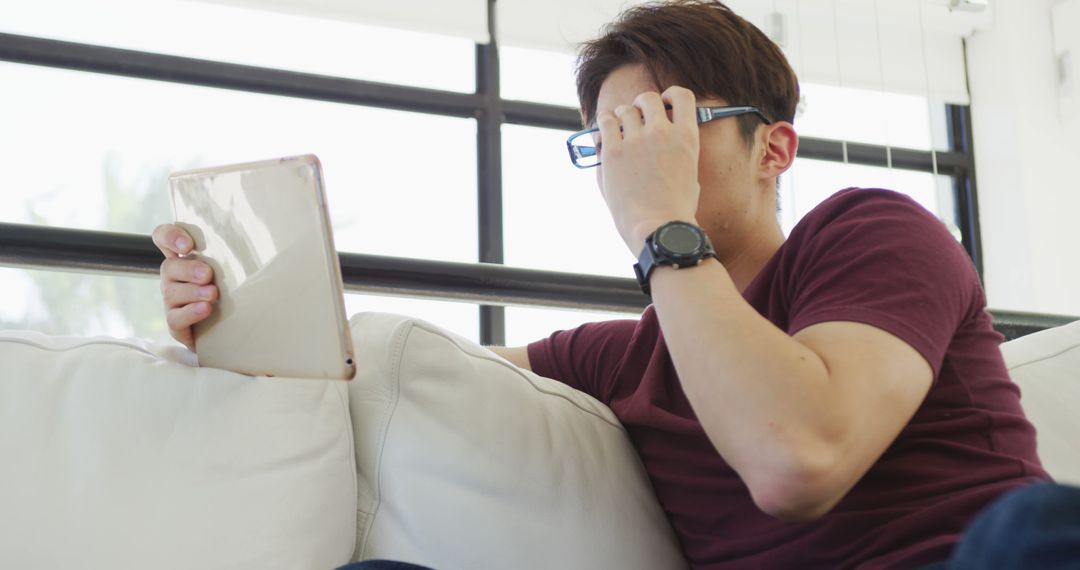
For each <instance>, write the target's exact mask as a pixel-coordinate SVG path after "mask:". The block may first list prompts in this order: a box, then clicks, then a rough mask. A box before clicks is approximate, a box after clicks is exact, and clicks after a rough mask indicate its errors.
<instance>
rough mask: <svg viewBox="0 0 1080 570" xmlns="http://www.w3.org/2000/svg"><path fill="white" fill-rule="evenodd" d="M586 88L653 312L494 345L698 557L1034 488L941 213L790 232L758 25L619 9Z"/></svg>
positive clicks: (904, 210) (184, 316)
mask: <svg viewBox="0 0 1080 570" xmlns="http://www.w3.org/2000/svg"><path fill="white" fill-rule="evenodd" d="M577 81H578V94H579V98H580V102H581V107H582V116H583V119H584V121H585V124H586V125H589V126H595V128H597V129H598V130H597V131H596V133H594V134H593V135H592V136H586V137H585V138H584V139H582V138H578V139H576V141H582V140H586V141H589V142H585V143H581V144H580V148H579V149H578V152H579V155H578V156H579V159H580V160H585V159H587V158H589V157H590V156H592V157H593V158H594V159H599V166H598V168H597V171H596V172H597V181H598V183H599V186H600V191H601V192H602V193H603V196H604V199H605V200H606V202H607V204H608V207H609V209H610V211H611V215H612V217H613V219H614V221H615V224H616V227H617V228H618V231H619V233H620V235H621V236H622V238H623V240H624V241H625V242H626V245H627V247H628V248H630V250H631V251H632V252H633V253H634V254H635V255H640V260H641V261H640V263H639V280H640V281H641V283H642V285H643V287H644V288H647V289H648V290H649V291H650V292H651V295H652V299H653V304H652V305H651V306H650V307H649V308H648V309H647V310H646V311H645V313H644V314H643V316H642V317H641V319H640V320H639V321H612V322H603V323H593V324H587V325H584V326H581V327H579V328H577V329H575V330H570V331H560V332H556V333H554V334H553V335H551V336H550V337H549V338H547V339H544V340H541V341H539V342H536V343H533V344H531V345H529V346H528V347H522V348H507V349H496V352H499V353H500V354H502V355H503V356H505V357H507V358H508V359H510V360H511V361H512V362H514V363H516V364H518V365H519V366H522V367H526V368H532V369H533V370H534V371H536V372H537V373H539V374H541V375H544V376H549V377H551V378H555V379H558V380H561V381H563V382H566V383H567V384H569V385H571V386H573V387H575V388H578V389H580V390H583V391H585V392H587V393H589V394H591V395H593V396H595V397H597V398H598V399H600V400H601V401H603V402H605V403H606V404H607V405H609V406H610V407H611V408H612V410H613V411H614V412H615V413H616V414H617V415H618V416H619V418H620V419H621V420H622V422H623V423H624V424H625V425H626V428H627V430H628V432H629V434H630V436H631V438H632V440H633V443H634V444H635V446H636V447H637V449H638V451H639V453H640V454H641V457H642V459H643V461H644V464H645V466H646V469H647V471H648V473H649V476H650V477H651V479H652V482H653V485H654V488H655V490H656V493H657V495H658V497H659V499H660V502H661V504H662V505H663V507H664V509H665V510H666V512H667V514H668V516H669V518H670V520H671V523H672V525H673V526H674V528H675V530H676V532H677V534H678V536H679V537H680V539H681V541H682V544H683V547H684V549H685V552H686V556H687V558H688V560H689V561H690V563H691V564H692V565H693V566H694V567H699V568H712V567H717V568H719V567H733V568H792V567H797V568H841V567H856V566H858V567H866V568H879V567H904V568H910V567H917V566H919V565H924V564H929V563H934V562H938V561H941V560H944V559H946V558H947V557H948V556H949V554H950V552H951V551H952V549H953V546H954V544H955V543H956V542H957V540H958V537H959V535H960V533H961V531H962V530H963V529H964V528H965V526H966V525H967V524H968V523H969V522H970V521H971V519H972V518H973V517H974V515H975V514H976V513H977V512H979V511H980V510H981V509H983V508H984V507H985V506H987V505H988V504H989V503H990V502H992V501H993V500H994V499H996V498H997V497H999V496H1001V495H1002V494H1003V493H1005V492H1006V491H1009V490H1011V489H1014V488H1017V487H1020V486H1024V485H1026V484H1028V483H1031V482H1035V481H1039V480H1044V479H1047V478H1048V477H1047V474H1046V473H1045V472H1044V471H1043V469H1042V467H1041V466H1040V464H1039V460H1038V458H1037V456H1036V453H1035V434H1034V430H1033V428H1032V427H1031V425H1030V424H1029V423H1028V422H1027V421H1026V419H1025V418H1024V415H1023V412H1022V410H1021V408H1020V405H1019V392H1018V390H1017V388H1016V387H1015V385H1014V384H1012V383H1011V382H1010V380H1009V377H1008V375H1007V373H1006V370H1005V367H1004V364H1003V362H1002V359H1001V355H1000V352H999V350H998V344H999V343H1000V342H1001V340H1002V338H1001V336H1000V335H998V334H997V333H995V332H994V330H993V329H992V327H991V320H990V317H989V315H988V314H987V313H986V311H985V298H984V295H983V292H982V290H981V288H980V284H979V280H978V276H977V275H976V273H975V271H974V269H973V267H972V264H971V262H970V260H969V259H968V257H967V256H966V254H965V252H964V251H963V249H962V248H961V247H960V246H959V244H957V243H956V241H955V240H954V239H953V238H952V236H951V235H950V234H949V232H948V231H947V230H946V228H945V226H944V225H943V224H942V223H941V222H939V221H938V220H937V219H935V218H934V217H933V216H931V215H930V214H929V213H927V212H926V211H925V210H923V209H922V208H920V207H919V206H918V205H917V204H915V203H914V202H913V201H912V200H910V199H908V198H906V197H904V196H903V195H900V194H896V193H893V192H889V191H884V190H861V189H848V190H843V191H841V192H839V193H837V194H836V195H834V196H833V197H831V198H829V199H828V200H826V201H825V202H824V203H822V204H821V205H820V206H818V207H817V208H816V209H815V210H814V211H812V212H811V213H809V214H808V215H807V216H806V217H805V218H804V219H803V220H802V221H801V222H800V223H799V225H798V226H797V227H796V228H795V229H794V230H793V231H792V232H791V235H790V236H789V237H788V238H787V240H786V241H785V239H784V236H783V234H782V232H781V230H780V227H779V224H778V222H777V219H776V180H777V177H778V176H780V175H781V174H782V173H784V172H785V171H787V169H788V168H790V166H791V163H792V160H793V159H794V157H795V153H796V149H797V147H798V138H797V136H796V133H795V131H794V128H793V126H792V122H793V120H794V114H795V106H796V103H797V101H798V85H797V82H796V78H795V75H794V73H793V71H792V70H791V68H790V66H789V65H788V63H787V61H786V60H785V58H784V56H783V54H782V53H781V51H780V50H779V48H777V46H775V45H774V44H773V43H772V42H770V41H769V40H768V38H766V37H765V36H764V35H763V34H762V33H761V32H760V31H759V30H757V29H756V28H754V27H753V26H752V25H750V24H749V23H747V22H746V21H745V20H743V19H742V18H740V17H738V16H737V15H735V14H734V13H732V12H731V11H730V10H729V9H728V8H727V7H725V6H724V5H723V4H721V3H719V2H714V1H704V0H697V1H680V2H673V3H666V4H653V5H647V6H644V7H638V8H632V9H630V10H629V11H627V12H626V13H624V14H623V15H622V16H621V17H620V19H619V20H618V21H616V22H615V23H613V24H612V25H611V26H609V28H608V29H607V31H606V33H605V34H604V35H603V36H602V37H601V38H599V39H597V40H595V41H593V42H590V43H588V44H586V45H585V46H584V48H583V50H582V53H581V59H580V61H579V66H578V80H577ZM702 109H704V110H702ZM699 123H700V124H699ZM593 137H595V141H591V140H589V139H591V138H593ZM594 142H595V144H593V143H594ZM154 239H155V242H156V243H157V244H158V245H159V247H160V248H161V249H162V251H163V252H164V253H165V254H166V256H167V257H168V259H166V261H165V263H164V264H163V265H162V279H163V292H164V295H165V300H166V304H167V306H168V313H167V318H168V322H169V326H170V329H171V330H172V333H173V335H174V336H175V337H176V338H177V339H178V340H180V341H181V342H183V343H185V344H187V345H188V346H191V345H192V342H191V341H192V339H191V333H190V326H191V325H192V324H193V323H195V322H198V321H199V320H201V319H203V318H205V317H206V316H207V315H208V314H209V313H210V311H211V304H210V303H211V302H212V301H213V300H214V299H215V296H216V290H215V289H214V287H213V285H212V284H211V282H212V275H211V274H210V272H209V269H208V268H207V267H206V266H205V265H202V264H199V263H197V262H194V261H191V260H188V259H184V258H182V257H178V256H177V254H178V253H186V252H187V251H189V250H190V247H191V241H190V238H189V237H188V236H187V235H186V234H183V232H182V230H180V229H179V228H176V227H175V226H162V227H160V228H158V229H157V230H156V231H155V233H154ZM710 243H711V245H710ZM674 265H682V266H683V267H682V268H681V269H677V270H676V269H675V268H674V267H673V266H674Z"/></svg>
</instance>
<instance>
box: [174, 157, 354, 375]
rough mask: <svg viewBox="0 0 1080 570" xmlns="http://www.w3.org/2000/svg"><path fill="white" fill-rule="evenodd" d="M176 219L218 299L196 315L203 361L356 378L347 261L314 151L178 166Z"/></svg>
mask: <svg viewBox="0 0 1080 570" xmlns="http://www.w3.org/2000/svg"><path fill="white" fill-rule="evenodd" d="M169 186H170V190H171V193H172V200H173V212H174V214H175V216H176V221H177V223H178V224H180V225H181V226H182V227H184V228H185V229H186V230H187V231H188V232H189V233H190V234H191V236H192V238H194V241H195V249H194V252H193V253H192V254H191V257H193V258H197V259H200V260H202V261H205V262H206V263H207V264H209V265H210V266H211V267H212V268H213V270H214V282H215V284H216V285H217V286H218V289H219V292H220V299H219V301H218V302H217V303H216V304H215V306H214V311H213V313H211V315H210V317H208V318H207V319H206V320H205V321H202V322H200V323H198V324H196V325H195V327H194V331H193V332H194V335H195V345H196V352H197V353H198V356H199V364H200V365H201V366H210V367H214V368H224V369H227V370H232V371H234V372H240V373H243V374H250V375H256V376H289V377H300V378H337V379H351V378H352V376H353V374H354V372H355V365H354V363H353V360H352V359H353V355H352V341H351V339H350V335H349V327H348V321H347V319H346V316H345V304H344V291H343V288H342V282H341V268H340V264H339V262H338V257H337V252H336V250H335V248H334V245H333V244H334V242H333V236H332V233H331V230H330V222H329V215H328V213H327V209H326V199H325V193H324V190H323V184H322V173H321V167H320V165H319V161H318V159H317V158H316V157H314V156H312V155H305V156H299V157H290V158H283V159H278V160H269V161H262V162H255V163H247V164H239V165H231V166H222V167H217V168H206V169H199V170H190V171H185V172H178V173H176V174H173V175H172V176H170V177H169Z"/></svg>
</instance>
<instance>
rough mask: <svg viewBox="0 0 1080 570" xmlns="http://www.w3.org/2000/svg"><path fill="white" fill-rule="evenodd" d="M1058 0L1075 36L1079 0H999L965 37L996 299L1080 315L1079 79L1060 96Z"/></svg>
mask: <svg viewBox="0 0 1080 570" xmlns="http://www.w3.org/2000/svg"><path fill="white" fill-rule="evenodd" d="M1055 4H1057V5H1058V6H1057V8H1058V9H1057V10H1056V12H1057V16H1058V22H1057V24H1058V25H1057V28H1058V30H1057V32H1058V43H1059V44H1064V43H1068V42H1076V40H1074V39H1072V38H1080V10H1078V9H1073V8H1074V7H1075V6H1080V0H1066V1H1064V2H1061V1H1058V2H1055V1H1054V0H994V22H993V24H992V25H991V26H990V28H988V29H984V30H980V31H978V32H976V33H975V34H974V35H973V36H972V37H971V38H970V39H969V40H968V44H967V45H968V73H969V78H970V83H971V100H972V103H971V106H972V114H973V120H974V125H973V128H974V130H975V161H976V171H977V174H978V185H979V189H978V192H979V207H980V215H981V222H982V237H983V254H984V264H985V271H986V290H987V295H988V298H989V304H990V307H991V308H992V309H1008V310H1022V311H1035V312H1044V313H1056V314H1069V315H1080V138H1078V137H1077V136H1076V135H1077V134H1080V129H1078V127H1080V121H1078V117H1080V96H1078V95H1077V94H1076V92H1077V91H1078V90H1080V83H1077V84H1076V85H1074V88H1073V94H1072V95H1071V96H1068V97H1065V98H1064V99H1063V100H1062V101H1060V102H1059V89H1058V81H1057V58H1056V56H1055V42H1054V28H1055V26H1054V21H1053V17H1052V11H1055V10H1053V8H1054V6H1055ZM1070 36H1071V37H1070ZM1076 45H1077V47H1078V48H1080V42H1078V43H1076ZM1072 60H1073V69H1074V72H1075V70H1076V69H1077V68H1080V66H1078V65H1077V62H1080V49H1077V50H1076V53H1075V54H1074V55H1073V57H1072ZM1077 79H1080V78H1077ZM1074 83H1075V82H1074ZM1072 106H1076V107H1077V108H1076V110H1074V111H1072V112H1071V114H1070V112H1069V111H1070V109H1072Z"/></svg>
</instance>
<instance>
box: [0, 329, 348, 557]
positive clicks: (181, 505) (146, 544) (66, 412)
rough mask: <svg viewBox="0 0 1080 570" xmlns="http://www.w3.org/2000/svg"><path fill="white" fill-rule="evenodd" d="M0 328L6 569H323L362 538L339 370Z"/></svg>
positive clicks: (0, 547) (0, 492)
mask: <svg viewBox="0 0 1080 570" xmlns="http://www.w3.org/2000/svg"><path fill="white" fill-rule="evenodd" d="M147 348H148V347H147V346H146V345H141V344H139V343H135V342H122V341H116V340H111V339H73V338H57V337H47V336H44V335H41V334H36V333H0V461H2V467H0V568H19V569H20V570H28V569H37V568H41V569H55V568H80V569H103V570H104V569H110V570H112V569H125V568H176V569H185V570H186V569H192V568H199V569H219V568H220V569H250V568H260V569H264V568H281V569H289V570H295V569H320V570H325V569H328V568H333V567H335V566H337V565H340V564H344V563H345V562H347V561H348V560H349V557H350V555H351V554H352V552H353V548H354V545H355V538H356V534H355V526H354V525H355V520H356V518H355V514H356V513H355V496H356V495H355V489H356V487H355V473H356V472H355V463H354V461H353V453H352V430H351V428H350V423H349V415H348V408H347V386H346V384H345V383H344V382H340V381H325V380H297V379H282V378H251V377H246V376H241V375H237V374H232V373H229V372H225V371H222V370H213V369H206V368H191V367H189V366H184V365H182V364H179V363H176V362H170V361H168V360H165V359H161V358H158V357H157V356H155V355H154V354H153V353H151V352H150V351H149V350H148V349H147Z"/></svg>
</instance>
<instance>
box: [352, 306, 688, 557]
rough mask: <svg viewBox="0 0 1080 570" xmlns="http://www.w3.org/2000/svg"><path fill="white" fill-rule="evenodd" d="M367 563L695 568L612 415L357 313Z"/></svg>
mask: <svg viewBox="0 0 1080 570" xmlns="http://www.w3.org/2000/svg"><path fill="white" fill-rule="evenodd" d="M352 327H353V328H352V334H353V339H354V342H355V343H356V349H357V355H356V356H357V365H358V369H357V376H356V378H355V380H353V382H352V384H351V385H350V389H349V390H350V394H349V401H350V406H351V408H352V414H353V424H354V428H355V430H356V436H355V437H356V453H357V468H358V472H359V479H360V482H359V500H358V512H357V519H358V521H357V526H358V529H359V530H360V533H359V543H358V545H357V552H356V558H357V559H361V560H364V559H371V558H388V559H395V560H403V561H406V562H413V563H419V564H425V565H429V566H432V567H435V568H439V569H454V568H469V569H479V570H483V569H487V568H491V569H496V568H498V569H505V568H514V569H517V570H527V569H532V568H536V569H540V568H543V569H551V568H619V569H620V570H632V569H635V568H641V569H650V570H655V569H657V568H664V569H670V568H679V567H683V568H685V567H686V562H685V560H684V559H683V557H682V554H681V549H680V548H679V544H678V542H677V540H676V539H675V537H674V534H673V532H672V530H671V527H670V525H669V523H668V521H667V518H666V516H665V515H664V513H663V512H662V510H661V509H660V507H659V505H658V503H657V500H656V498H655V495H654V494H653V491H652V487H651V485H650V483H649V480H648V478H647V476H646V475H645V471H644V469H643V467H642V465H641V462H640V459H639V458H638V456H637V454H636V452H635V451H634V449H633V447H632V446H631V444H630V441H629V439H628V437H627V434H626V432H625V430H624V429H623V428H622V427H621V425H620V424H619V423H618V421H617V420H616V419H615V417H614V415H613V414H612V413H611V411H610V410H608V409H607V407H605V406H604V405H602V404H600V403H599V402H597V401H596V400H594V399H593V398H591V397H589V396H587V395H585V394H583V393H581V392H578V391H576V390H572V389H570V388H568V387H566V386H565V385H563V384H561V383H559V382H556V381H554V380H549V379H546V378H541V377H539V376H537V375H535V374H532V373H531V372H528V371H524V370H521V369H519V368H517V367H516V366H513V365H512V364H510V363H509V362H507V361H505V360H503V359H501V358H499V357H498V356H496V355H495V354H494V353H492V352H491V351H489V350H487V349H485V348H483V347H481V346H478V345H477V344H475V343H473V342H471V341H469V340H466V339H464V338H462V337H459V336H457V335H455V334H452V333H450V332H447V331H444V330H440V329H439V328H437V327H435V326H433V325H430V324H428V323H425V322H423V321H419V320H414V319H409V318H405V317H399V316H394V315H387V314H379V313H361V314H358V315H356V316H354V317H353V319H352Z"/></svg>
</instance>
